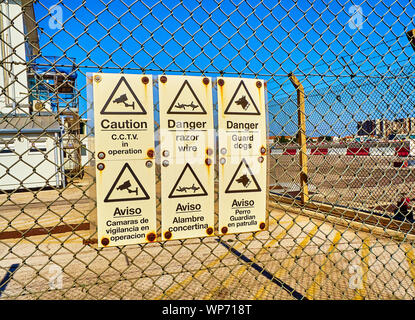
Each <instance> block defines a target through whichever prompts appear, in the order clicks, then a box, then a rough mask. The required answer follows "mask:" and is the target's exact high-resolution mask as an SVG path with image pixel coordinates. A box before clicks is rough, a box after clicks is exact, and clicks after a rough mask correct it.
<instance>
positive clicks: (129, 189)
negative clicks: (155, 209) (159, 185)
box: [104, 163, 150, 202]
mask: <svg viewBox="0 0 415 320" xmlns="http://www.w3.org/2000/svg"><path fill="white" fill-rule="evenodd" d="M145 199H150V196H149V195H148V193H147V191H146V190H145V189H144V187H143V185H142V184H141V182H140V180H139V179H138V178H137V176H136V174H135V173H134V172H133V170H132V169H131V167H130V165H129V164H128V163H126V164H125V165H124V166H123V167H122V169H121V171H120V173H119V174H118V176H117V178H115V181H114V183H113V185H112V186H111V189H110V190H109V191H108V193H107V195H106V197H105V199H104V202H114V201H134V200H145Z"/></svg>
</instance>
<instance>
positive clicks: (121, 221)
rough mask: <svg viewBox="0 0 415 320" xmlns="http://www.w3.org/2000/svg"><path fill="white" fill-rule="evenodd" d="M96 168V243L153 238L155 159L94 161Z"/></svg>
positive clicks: (114, 243)
mask: <svg viewBox="0 0 415 320" xmlns="http://www.w3.org/2000/svg"><path fill="white" fill-rule="evenodd" d="M96 168H97V169H96V170H97V171H96V188H97V215H98V217H97V218H98V219H97V220H98V246H99V247H107V246H118V245H127V244H136V243H147V242H153V241H155V240H156V239H157V236H156V231H157V229H156V197H155V192H156V191H155V188H156V187H155V184H156V181H155V165H154V161H153V160H129V161H123V160H121V161H101V162H100V161H99V160H97V165H96Z"/></svg>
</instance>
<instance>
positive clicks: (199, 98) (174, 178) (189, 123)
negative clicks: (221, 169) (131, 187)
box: [158, 75, 215, 240]
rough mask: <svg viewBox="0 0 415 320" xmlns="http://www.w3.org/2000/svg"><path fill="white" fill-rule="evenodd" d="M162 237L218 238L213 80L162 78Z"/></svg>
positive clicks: (160, 81)
mask: <svg viewBox="0 0 415 320" xmlns="http://www.w3.org/2000/svg"><path fill="white" fill-rule="evenodd" d="M158 83H159V94H160V97H159V102H160V153H161V182H162V185H161V204H162V219H161V226H162V238H163V239H164V240H172V239H186V238H194V237H203V236H208V235H213V227H214V158H215V153H214V125H213V102H212V84H211V79H210V78H206V77H187V76H170V75H169V76H159V78H158Z"/></svg>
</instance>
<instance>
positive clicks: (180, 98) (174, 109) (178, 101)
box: [167, 80, 206, 114]
mask: <svg viewBox="0 0 415 320" xmlns="http://www.w3.org/2000/svg"><path fill="white" fill-rule="evenodd" d="M167 114H206V109H205V108H204V107H203V105H202V103H201V102H200V100H199V98H198V97H197V95H196V94H195V92H194V91H193V88H192V87H191V86H190V84H189V82H188V81H187V80H185V81H184V82H183V85H182V86H181V87H180V90H179V91H178V92H177V95H176V96H175V98H174V100H173V103H172V104H171V105H170V107H169V109H168V110H167Z"/></svg>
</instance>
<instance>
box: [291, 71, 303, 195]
mask: <svg viewBox="0 0 415 320" xmlns="http://www.w3.org/2000/svg"><path fill="white" fill-rule="evenodd" d="M288 77H289V78H290V81H291V83H292V84H293V85H294V87H295V89H296V90H297V105H298V138H297V139H298V141H297V142H298V144H299V145H300V166H301V173H300V187H301V202H302V203H305V202H308V185H307V174H308V169H307V142H306V135H305V103H304V87H303V85H302V84H301V83H300V81H299V80H298V79H297V77H296V76H295V75H294V74H293V73H289V74H288Z"/></svg>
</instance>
